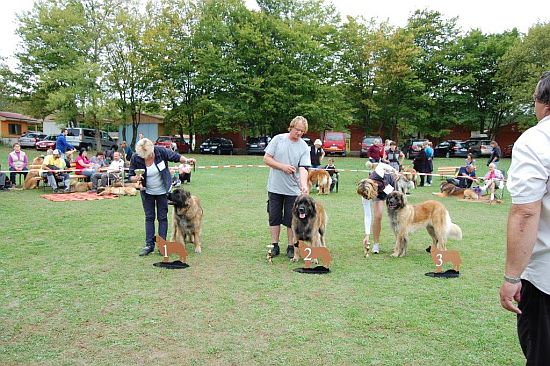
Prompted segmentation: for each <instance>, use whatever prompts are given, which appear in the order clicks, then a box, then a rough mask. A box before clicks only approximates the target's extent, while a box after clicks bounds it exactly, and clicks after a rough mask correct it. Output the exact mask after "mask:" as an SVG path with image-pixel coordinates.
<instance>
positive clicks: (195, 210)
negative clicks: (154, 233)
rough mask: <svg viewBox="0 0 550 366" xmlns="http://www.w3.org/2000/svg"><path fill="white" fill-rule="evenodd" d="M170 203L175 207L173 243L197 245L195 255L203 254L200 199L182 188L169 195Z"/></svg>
mask: <svg viewBox="0 0 550 366" xmlns="http://www.w3.org/2000/svg"><path fill="white" fill-rule="evenodd" d="M168 203H169V204H171V205H174V216H173V219H172V226H173V230H174V235H173V236H172V241H179V242H180V243H183V245H185V243H186V241H187V242H191V243H193V244H194V245H195V253H200V252H201V241H200V235H201V226H202V215H203V210H202V207H201V203H200V201H199V199H198V197H196V196H193V195H191V193H190V192H188V191H185V190H183V189H181V188H178V189H174V190H173V191H172V192H171V193H168Z"/></svg>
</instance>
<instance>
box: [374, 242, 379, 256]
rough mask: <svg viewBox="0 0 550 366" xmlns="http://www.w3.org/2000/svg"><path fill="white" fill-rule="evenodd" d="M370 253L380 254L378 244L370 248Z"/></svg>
mask: <svg viewBox="0 0 550 366" xmlns="http://www.w3.org/2000/svg"><path fill="white" fill-rule="evenodd" d="M372 252H373V253H374V254H378V253H380V244H374V245H373V246H372Z"/></svg>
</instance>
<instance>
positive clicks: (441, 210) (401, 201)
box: [386, 192, 462, 257]
mask: <svg viewBox="0 0 550 366" xmlns="http://www.w3.org/2000/svg"><path fill="white" fill-rule="evenodd" d="M386 206H387V208H388V215H389V217H390V222H391V227H392V229H393V232H394V234H395V237H396V241H395V248H394V250H393V253H392V256H393V257H402V256H404V255H405V253H406V252H407V246H408V243H409V233H411V232H413V231H416V230H418V229H420V228H423V227H425V228H426V230H427V231H428V234H430V236H431V237H432V245H434V246H436V247H437V248H438V249H439V250H446V249H447V238H452V239H457V240H461V239H462V230H461V229H460V227H459V226H458V225H456V224H453V223H452V222H451V216H450V215H449V212H448V211H447V209H446V208H445V206H443V204H442V203H441V202H438V201H425V202H422V203H420V204H418V205H414V206H412V205H409V204H407V198H406V197H405V195H404V194H403V193H401V192H392V193H390V194H389V195H388V197H387V198H386Z"/></svg>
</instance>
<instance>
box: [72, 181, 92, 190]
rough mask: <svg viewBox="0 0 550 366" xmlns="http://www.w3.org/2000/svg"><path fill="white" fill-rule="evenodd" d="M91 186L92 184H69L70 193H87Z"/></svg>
mask: <svg viewBox="0 0 550 366" xmlns="http://www.w3.org/2000/svg"><path fill="white" fill-rule="evenodd" d="M92 186H93V185H92V182H74V183H71V192H88V191H89V190H90V189H92Z"/></svg>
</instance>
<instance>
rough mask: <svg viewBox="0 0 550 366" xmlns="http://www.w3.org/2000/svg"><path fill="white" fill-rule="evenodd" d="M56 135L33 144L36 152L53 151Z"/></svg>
mask: <svg viewBox="0 0 550 366" xmlns="http://www.w3.org/2000/svg"><path fill="white" fill-rule="evenodd" d="M57 136H58V135H48V136H46V137H45V138H44V139H43V140H40V141H37V142H35V144H34V148H35V149H36V150H44V151H46V150H48V149H52V150H53V149H55V141H56V140H57Z"/></svg>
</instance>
